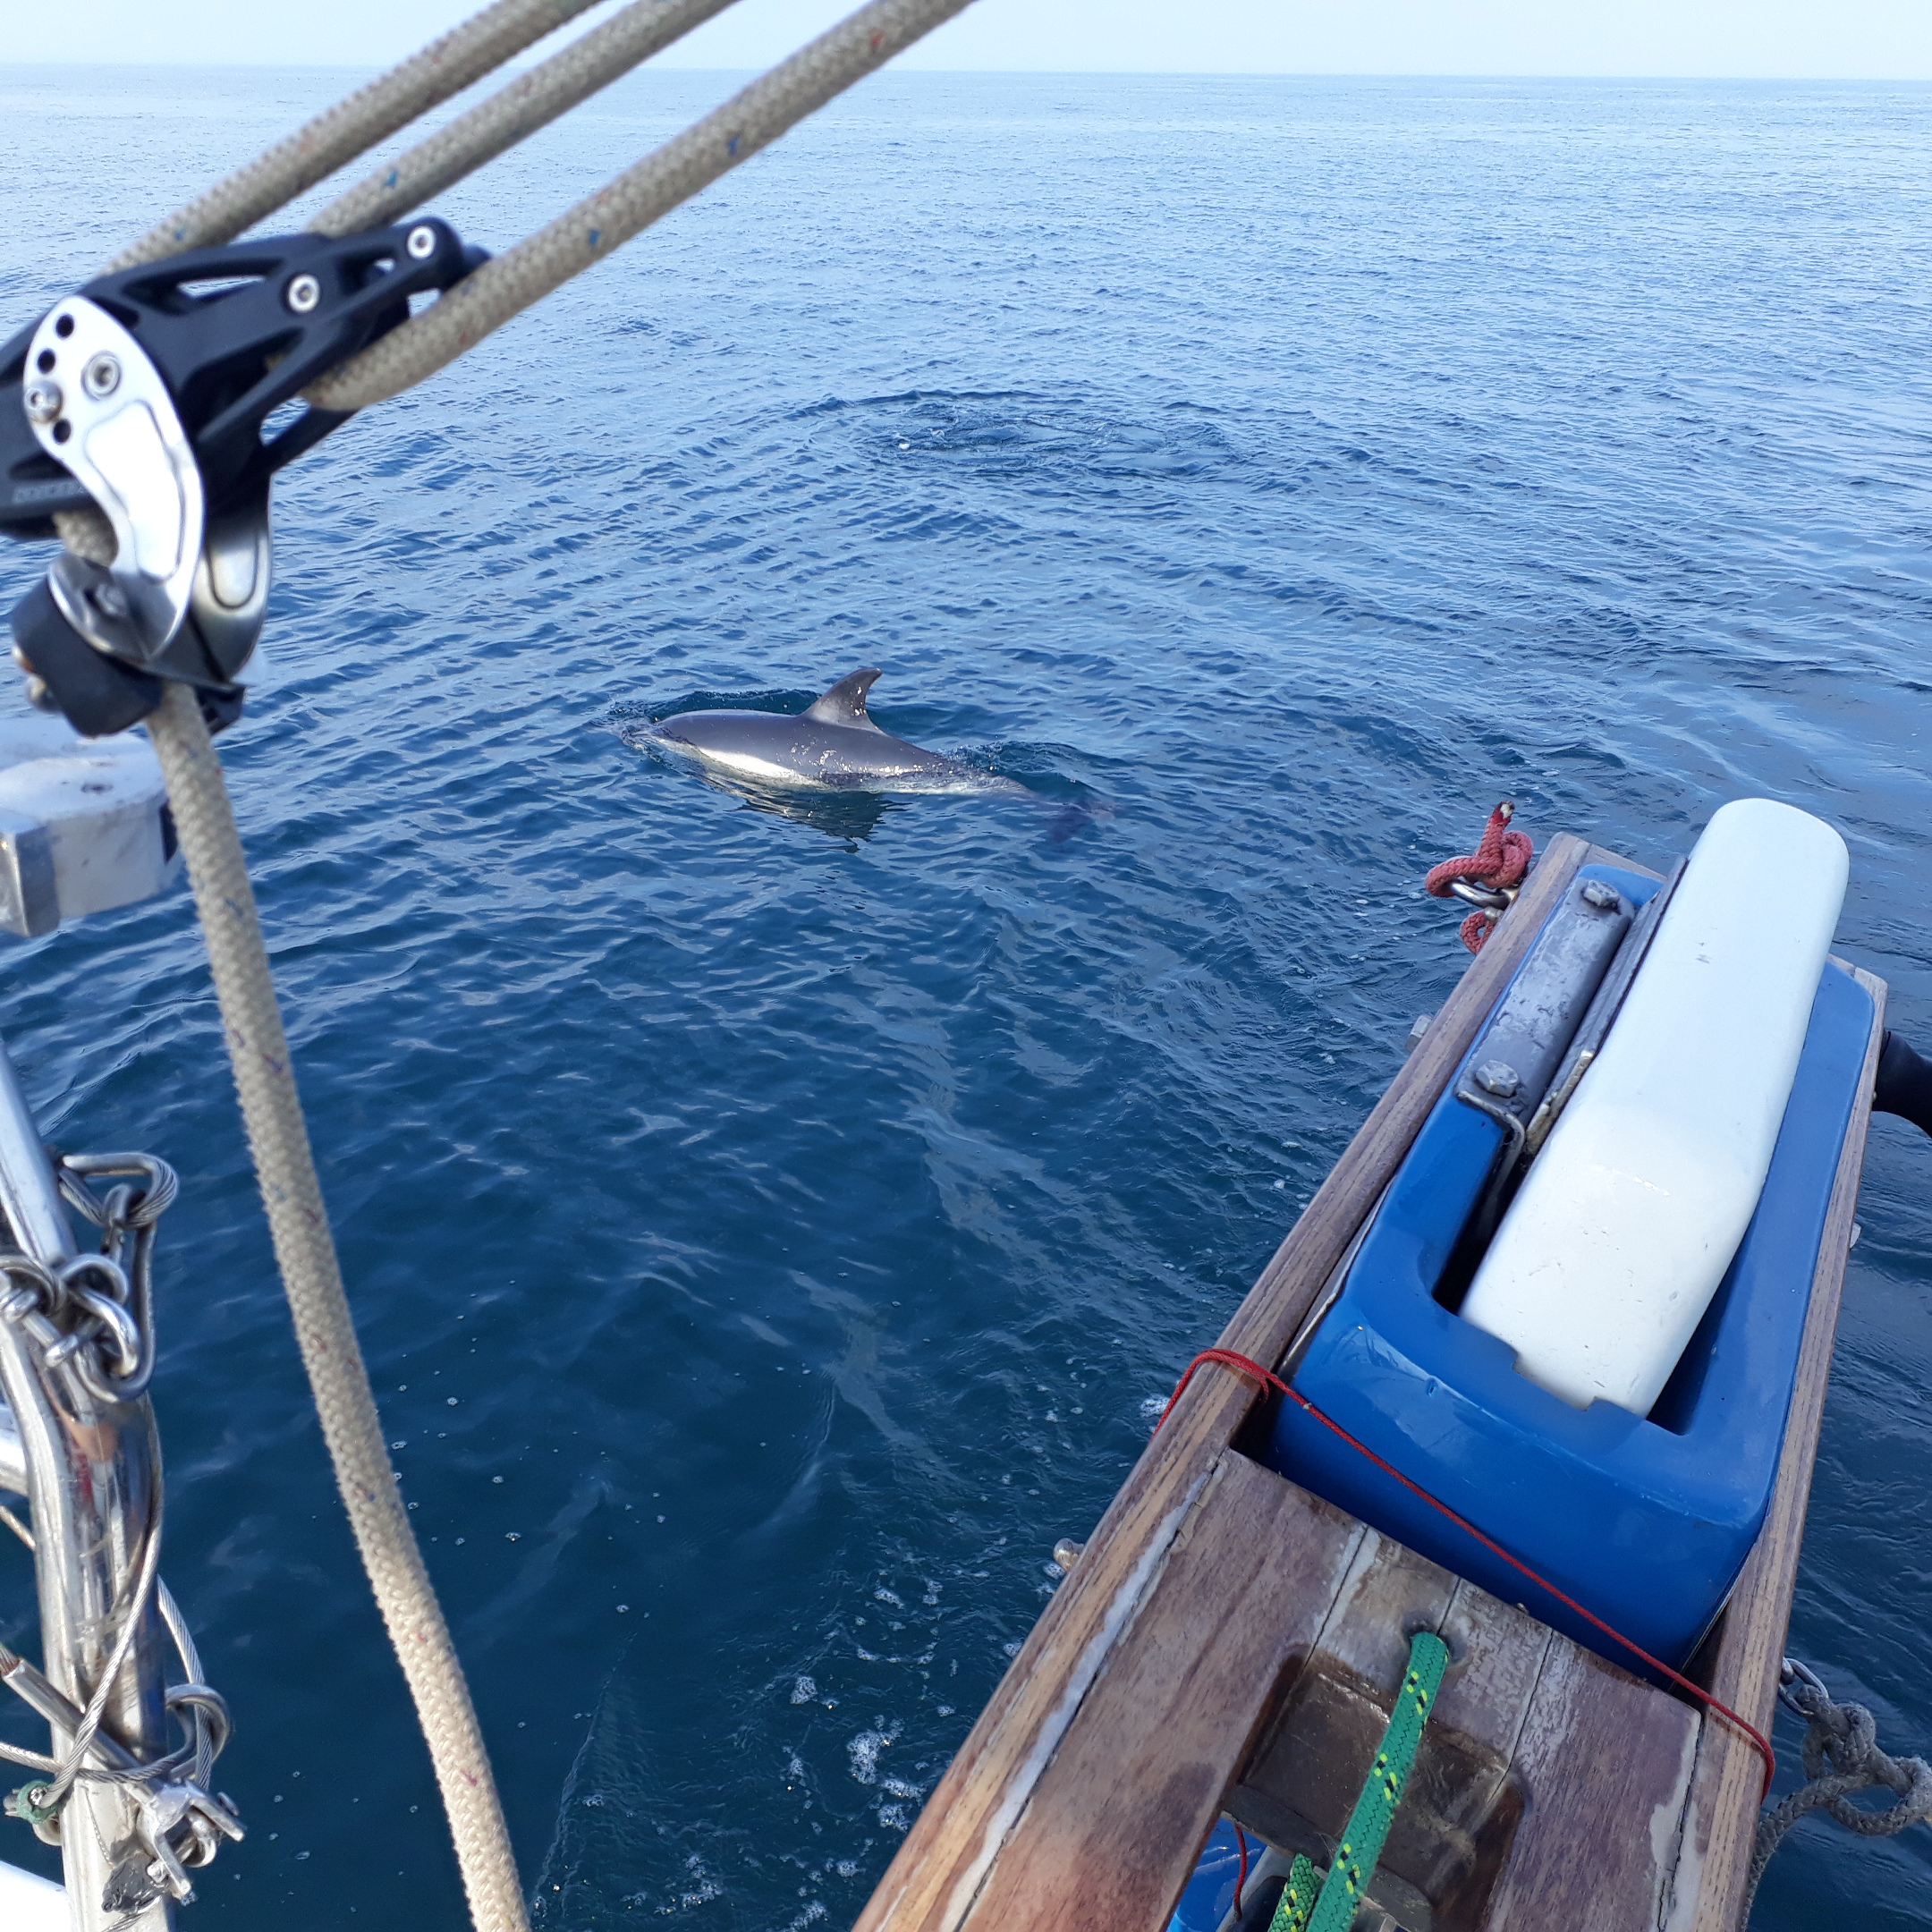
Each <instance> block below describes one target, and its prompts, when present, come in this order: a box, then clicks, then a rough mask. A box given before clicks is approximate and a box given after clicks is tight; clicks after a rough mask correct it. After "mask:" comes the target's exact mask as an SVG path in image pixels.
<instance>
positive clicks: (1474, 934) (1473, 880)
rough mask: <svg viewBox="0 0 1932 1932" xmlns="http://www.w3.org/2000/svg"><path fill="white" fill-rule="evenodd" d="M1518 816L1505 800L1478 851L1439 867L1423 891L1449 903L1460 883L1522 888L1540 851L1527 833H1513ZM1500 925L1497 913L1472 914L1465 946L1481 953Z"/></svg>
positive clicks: (1466, 927) (1464, 924)
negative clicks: (1494, 927) (1452, 893)
mask: <svg viewBox="0 0 1932 1932" xmlns="http://www.w3.org/2000/svg"><path fill="white" fill-rule="evenodd" d="M1515 816H1516V807H1515V805H1514V804H1513V802H1512V801H1510V800H1508V799H1504V801H1503V802H1502V803H1501V804H1500V805H1498V806H1497V807H1496V809H1495V810H1494V811H1493V812H1491V813H1490V814H1489V823H1488V824H1487V826H1484V827H1483V835H1482V842H1481V843H1479V845H1478V846H1477V848H1476V850H1475V851H1474V852H1469V853H1466V854H1465V855H1464V856H1463V857H1462V858H1460V859H1445V860H1443V862H1442V863H1441V864H1440V865H1439V866H1431V867H1430V868H1429V871H1428V877H1427V878H1425V879H1424V880H1423V881H1422V889H1423V890H1424V891H1425V892H1428V893H1430V894H1434V896H1435V897H1436V898H1437V899H1447V898H1448V897H1450V896H1451V894H1450V891H1449V888H1450V886H1452V885H1454V884H1455V882H1456V881H1457V880H1458V879H1462V880H1466V881H1467V882H1468V883H1469V884H1470V885H1487V886H1490V887H1491V888H1493V889H1496V890H1500V889H1502V888H1503V887H1504V886H1507V885H1518V884H1520V883H1521V880H1522V877H1523V876H1524V874H1525V873H1527V872H1528V871H1529V869H1530V860H1532V859H1533V858H1534V857H1535V856H1536V847H1535V846H1534V845H1532V844H1531V843H1530V835H1529V834H1528V833H1527V832H1512V831H1511V830H1510V829H1509V822H1510V820H1511V819H1512V818H1514V817H1515ZM1495 924H1496V914H1495V913H1494V912H1485V911H1481V910H1480V909H1478V910H1477V911H1474V912H1471V913H1470V916H1469V917H1468V918H1467V919H1464V920H1463V921H1462V944H1463V945H1466V946H1467V947H1468V948H1469V949H1470V952H1471V953H1480V952H1481V951H1482V949H1483V941H1484V940H1485V939H1487V937H1488V936H1489V931H1490V928H1492V927H1493V926H1494V925H1495Z"/></svg>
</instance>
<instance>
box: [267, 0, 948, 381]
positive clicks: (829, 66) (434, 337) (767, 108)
mask: <svg viewBox="0 0 1932 1932" xmlns="http://www.w3.org/2000/svg"><path fill="white" fill-rule="evenodd" d="M968 4H969V0H872V4H870V5H869V6H863V7H860V10H859V11H858V12H857V13H853V14H851V15H849V16H848V17H847V18H846V19H844V20H843V21H840V22H839V24H838V25H837V26H835V27H834V28H832V29H831V30H830V31H828V32H826V33H823V34H821V35H820V36H819V37H818V39H816V40H814V41H811V42H810V43H809V45H807V46H805V47H801V48H800V49H799V51H798V52H797V53H796V54H794V55H792V57H791V58H790V59H789V60H787V61H783V62H781V63H780V64H778V65H777V66H776V67H774V68H773V69H772V70H771V72H769V73H767V74H764V75H762V76H760V77H759V79H758V80H754V81H753V82H752V83H751V85H750V87H748V88H746V89H743V90H742V91H741V92H740V93H738V94H734V95H733V97H732V98H731V99H730V100H728V101H726V102H725V103H724V106H722V107H719V108H717V109H716V111H715V112H713V113H711V114H707V115H706V116H705V117H704V119H703V120H701V121H699V122H696V123H693V124H692V125H691V127H688V128H686V129H685V131H683V132H682V134H679V135H675V136H674V137H673V139H672V140H668V141H666V142H665V145H664V146H663V147H662V148H657V149H656V150H655V151H654V152H652V153H651V154H648V155H647V156H645V157H644V158H643V159H642V160H641V161H640V162H638V163H637V165H635V166H633V167H631V168H628V169H626V170H625V172H624V173H623V174H620V175H618V176H617V178H616V179H615V180H614V181H612V182H608V183H607V184H606V186H604V187H603V188H600V189H599V190H598V191H597V193H595V194H594V195H590V196H589V197H587V198H586V199H584V200H581V201H580V202H578V204H577V205H576V206H575V207H574V208H570V209H567V210H566V211H565V212H564V213H563V214H562V215H560V216H558V217H557V218H556V220H555V221H554V222H552V223H551V224H550V225H548V226H547V227H546V228H539V229H538V231H537V233H535V234H533V235H530V236H527V237H526V238H525V239H524V240H523V241H521V242H518V243H517V245H516V246H515V247H514V248H513V249H509V250H505V251H504V253H503V254H501V255H499V256H497V257H496V258H495V259H494V260H492V261H487V262H486V263H484V265H483V266H482V267H480V268H479V269H478V270H477V271H476V273H475V274H474V275H465V276H464V277H463V279H462V281H461V282H459V283H458V284H456V285H455V287H454V288H453V289H451V290H450V291H449V292H448V293H447V294H445V296H444V297H443V298H442V299H441V300H440V301H437V302H436V303H435V304H434V306H433V307H431V308H429V309H426V310H425V311H424V312H423V313H422V314H421V315H419V316H418V317H416V318H414V319H413V320H412V321H409V322H405V323H404V324H403V325H402V326H401V327H400V328H396V329H392V330H391V331H390V332H389V334H388V335H385V336H383V337H382V338H381V339H380V340H379V341H377V342H375V343H370V345H369V347H368V348H367V349H365V350H364V351H363V352H361V354H360V355H358V356H354V357H352V359H351V360H349V361H347V362H345V363H343V365H342V367H341V368H339V369H333V370H331V371H330V373H329V374H328V375H326V376H325V377H323V378H322V379H321V381H320V382H318V383H316V384H314V385H313V386H311V387H309V389H307V390H305V391H304V392H303V399H304V401H306V402H310V403H312V404H313V405H314V406H315V407H316V408H318V409H324V410H342V411H351V410H360V409H367V408H368V407H369V404H370V403H372V402H383V401H384V400H386V398H387V397H389V396H393V395H400V394H402V391H403V390H405V389H409V388H411V387H413V386H415V385H416V384H417V383H419V382H421V381H423V380H424V378H425V377H429V376H433V375H434V374H435V373H436V371H437V370H438V369H442V368H443V367H444V366H445V364H447V363H450V362H453V361H454V360H456V358H457V357H458V356H460V355H462V353H463V352H465V351H466V350H469V349H473V348H474V347H475V346H476V344H477V343H479V342H481V341H482V339H483V338H484V337H485V336H486V335H489V334H490V333H491V332H492V331H493V330H496V329H499V328H501V327H502V326H503V325H504V323H505V322H507V321H509V320H510V319H511V318H513V316H516V315H520V314H521V312H522V311H523V310H524V309H528V308H529V307H530V304H531V303H532V302H536V301H541V300H542V299H543V298H544V297H545V296H546V295H547V294H549V293H550V292H552V291H553V290H555V289H557V288H560V287H562V286H563V284H564V283H566V282H568V281H569V280H570V279H571V277H572V275H580V274H581V273H582V272H583V270H585V269H586V268H588V267H590V265H591V264H592V263H593V262H597V261H601V260H602V259H603V258H605V257H606V255H608V254H609V253H610V252H611V251H612V250H614V249H615V248H617V247H619V246H621V245H622V244H623V242H628V241H629V240H630V239H631V236H633V235H635V234H638V233H641V232H642V231H643V230H644V229H646V228H648V227H649V226H650V225H651V224H652V223H653V222H655V221H657V220H658V219H660V218H661V217H662V216H665V215H667V214H669V213H670V211H671V210H672V209H673V208H676V207H677V206H678V204H679V203H680V202H682V201H688V200H689V199H691V197H692V196H693V195H694V194H697V193H698V192H699V190H701V189H704V188H707V187H708V186H709V185H710V184H711V182H715V181H716V180H717V179H718V178H719V177H720V176H721V175H724V174H728V173H730V171H731V170H732V169H733V168H734V167H737V166H738V165H740V164H741V162H745V161H748V160H750V157H752V156H753V155H755V154H756V153H758V150H759V149H760V148H764V147H766V146H767V145H768V144H769V143H770V142H772V141H774V140H776V139H777V138H778V136H779V135H781V134H783V133H784V131H785V130H786V129H787V128H790V127H792V126H793V125H795V124H796V123H798V122H801V121H802V120H804V118H805V117H806V116H807V115H808V114H813V113H816V112H817V111H818V109H819V108H820V107H823V106H825V104H826V102H827V101H829V100H831V99H833V98H834V97H835V96H837V95H839V94H842V93H843V92H844V90H845V89H847V88H849V87H851V86H852V84H853V83H854V82H855V81H859V80H863V79H864V78H865V77H866V75H868V74H869V73H871V72H874V71H875V70H876V69H877V68H879V67H882V66H884V65H885V63H886V62H887V61H889V60H890V59H891V58H892V57H893V56H894V55H895V54H897V53H899V52H900V51H901V49H902V48H904V47H910V46H911V44H912V43H913V42H914V41H915V40H918V39H919V38H922V37H923V36H924V35H926V34H928V33H930V32H931V31H932V30H933V29H934V28H935V27H937V26H939V25H941V24H942V23H943V22H944V21H948V20H951V19H952V17H953V15H954V14H955V13H962V12H963V11H964V10H965V8H966V6H967V5H968Z"/></svg>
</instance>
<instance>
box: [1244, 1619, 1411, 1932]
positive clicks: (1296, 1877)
mask: <svg viewBox="0 0 1932 1932" xmlns="http://www.w3.org/2000/svg"><path fill="white" fill-rule="evenodd" d="M1448 1667H1449V1650H1448V1647H1447V1646H1446V1645H1445V1643H1444V1642H1443V1640H1442V1639H1441V1638H1440V1637H1438V1636H1436V1633H1435V1632H1434V1631H1417V1632H1416V1634H1415V1636H1414V1637H1413V1638H1412V1639H1411V1640H1410V1644H1409V1671H1408V1674H1407V1675H1406V1676H1405V1677H1404V1678H1403V1679H1402V1689H1401V1691H1399V1692H1397V1694H1396V1698H1395V1708H1394V1710H1393V1711H1392V1712H1391V1713H1390V1714H1389V1721H1388V1729H1387V1730H1386V1731H1385V1732H1384V1733H1383V1734H1382V1749H1381V1750H1378V1751H1377V1753H1376V1760H1375V1763H1374V1764H1373V1765H1372V1766H1370V1767H1369V1778H1368V1782H1367V1783H1366V1784H1363V1786H1362V1788H1361V1796H1360V1798H1358V1799H1357V1800H1356V1801H1355V1809H1354V1810H1353V1811H1352V1812H1351V1813H1350V1814H1349V1821H1348V1828H1347V1830H1345V1831H1344V1832H1343V1834H1342V1843H1340V1844H1339V1845H1337V1846H1336V1847H1335V1863H1334V1864H1333V1865H1331V1866H1330V1867H1329V1868H1328V1877H1327V1878H1326V1880H1325V1881H1324V1882H1323V1885H1322V1888H1321V1896H1320V1897H1319V1898H1316V1896H1315V1868H1314V1867H1313V1866H1312V1865H1311V1864H1309V1861H1308V1860H1307V1859H1305V1858H1301V1857H1299V1856H1298V1857H1297V1858H1296V1860H1295V1861H1294V1863H1293V1865H1292V1866H1291V1867H1290V1868H1289V1872H1288V1885H1287V1889H1286V1890H1285V1891H1284V1892H1283V1894H1282V1895H1281V1903H1280V1904H1279V1905H1277V1906H1276V1907H1275V1919H1274V1922H1273V1924H1272V1925H1270V1927H1269V1928H1268V1932H1348V1928H1349V1926H1350V1925H1351V1924H1352V1922H1353V1920H1354V1917H1355V1908H1356V1907H1357V1906H1358V1905H1360V1903H1361V1899H1362V1894H1363V1893H1365V1892H1366V1891H1367V1890H1368V1889H1369V1882H1370V1881H1371V1880H1372V1879H1373V1878H1374V1877H1375V1868H1376V1860H1377V1859H1379V1858H1380V1857H1381V1856H1382V1847H1383V1845H1384V1844H1385V1843H1387V1840H1388V1835H1389V1826H1391V1825H1392V1824H1394V1821H1395V1808H1396V1806H1397V1805H1399V1804H1400V1803H1401V1802H1402V1786H1403V1785H1404V1784H1406V1783H1407V1782H1408V1779H1409V1773H1410V1771H1411V1769H1412V1768H1413V1767H1414V1765H1415V1758H1416V1748H1417V1746H1419V1744H1420V1743H1421V1741H1422V1727H1423V1725H1424V1724H1427V1723H1428V1714H1429V1706H1430V1705H1431V1704H1433V1703H1434V1702H1435V1701H1436V1691H1439V1690H1440V1689H1441V1688H1442V1681H1443V1673H1444V1671H1445V1670H1446V1669H1447V1668H1448Z"/></svg>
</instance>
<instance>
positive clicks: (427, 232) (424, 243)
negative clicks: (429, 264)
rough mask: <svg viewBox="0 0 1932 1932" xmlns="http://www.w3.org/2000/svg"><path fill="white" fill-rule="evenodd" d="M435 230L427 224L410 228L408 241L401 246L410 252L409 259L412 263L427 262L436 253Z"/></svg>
mask: <svg viewBox="0 0 1932 1932" xmlns="http://www.w3.org/2000/svg"><path fill="white" fill-rule="evenodd" d="M402 246H403V247H404V248H406V249H407V250H409V251H410V258H411V260H412V261H428V259H429V258H430V257H431V256H432V255H434V254H435V253H436V230H435V229H434V228H432V227H430V225H428V223H427V222H424V223H423V224H421V225H419V226H418V227H415V228H411V230H410V232H409V239H408V240H407V241H406V242H403V244H402Z"/></svg>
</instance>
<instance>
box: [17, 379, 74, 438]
mask: <svg viewBox="0 0 1932 1932" xmlns="http://www.w3.org/2000/svg"><path fill="white" fill-rule="evenodd" d="M23 400H24V401H25V402H26V404H27V420H28V421H29V422H30V423H31V424H33V426H34V427H35V428H37V429H44V428H47V425H48V424H49V423H50V422H52V421H53V420H54V419H55V417H56V416H58V415H59V414H60V412H61V407H62V405H63V404H64V402H66V400H67V399H66V397H64V395H62V394H61V386H60V385H59V384H58V383H57V382H31V383H29V384H28V385H27V392H26V394H25V397H24V398H23Z"/></svg>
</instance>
